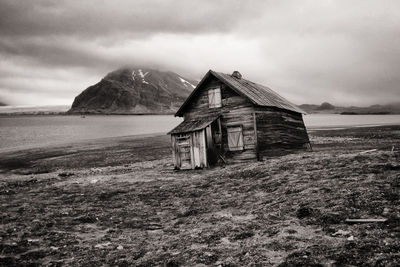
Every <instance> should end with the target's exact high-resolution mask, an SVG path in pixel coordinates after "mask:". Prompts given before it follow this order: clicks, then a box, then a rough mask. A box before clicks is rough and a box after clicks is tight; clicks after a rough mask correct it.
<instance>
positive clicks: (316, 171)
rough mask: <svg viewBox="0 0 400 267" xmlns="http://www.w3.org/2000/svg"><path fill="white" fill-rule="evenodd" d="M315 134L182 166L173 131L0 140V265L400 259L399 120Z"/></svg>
mask: <svg viewBox="0 0 400 267" xmlns="http://www.w3.org/2000/svg"><path fill="white" fill-rule="evenodd" d="M310 137H311V141H312V145H313V150H314V151H313V152H301V153H296V154H290V155H285V156H281V157H276V158H270V159H267V160H264V161H263V162H250V163H242V164H236V165H227V166H224V167H216V168H213V169H207V170H195V171H179V172H176V171H174V170H173V166H172V164H171V159H170V157H171V151H170V144H169V137H168V136H154V137H142V138H137V137H135V138H134V137H125V138H108V139H102V140H96V141H92V142H86V143H80V144H71V145H69V146H63V147H46V148H41V149H32V150H24V151H14V152H12V153H7V154H0V159H1V160H0V170H1V171H2V172H1V173H0V199H1V202H0V203H1V224H0V265H31V266H35V265H48V266H64V265H71V266H77V265H80V266H100V265H113V266H115V265H118V266H157V265H161V266H244V265H256V266H257V265H258V266H277V265H280V266H346V265H347V266H351V265H352V266H399V265H400V239H399V236H400V223H399V222H400V200H399V187H400V126H385V127H371V128H351V129H344V130H324V131H313V132H311V133H310ZM347 218H386V219H387V221H386V222H383V223H365V224H347V223H345V219H347Z"/></svg>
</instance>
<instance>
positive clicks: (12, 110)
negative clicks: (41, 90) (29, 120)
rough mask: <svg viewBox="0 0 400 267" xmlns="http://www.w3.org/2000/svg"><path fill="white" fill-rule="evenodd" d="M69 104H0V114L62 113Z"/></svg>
mask: <svg viewBox="0 0 400 267" xmlns="http://www.w3.org/2000/svg"><path fill="white" fill-rule="evenodd" d="M68 109H69V106H65V105H58V106H2V107H0V115H56V114H64V113H65V112H67V111H68Z"/></svg>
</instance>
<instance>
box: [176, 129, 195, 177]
mask: <svg viewBox="0 0 400 267" xmlns="http://www.w3.org/2000/svg"><path fill="white" fill-rule="evenodd" d="M176 143H177V146H178V154H179V158H180V160H181V166H180V168H181V169H190V168H192V157H191V151H190V135H189V134H182V135H179V136H178V137H177V138H176Z"/></svg>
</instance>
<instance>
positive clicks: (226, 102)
mask: <svg viewBox="0 0 400 267" xmlns="http://www.w3.org/2000/svg"><path fill="white" fill-rule="evenodd" d="M218 86H221V97H222V107H220V108H209V105H208V89H211V88H215V87H218ZM253 113H254V106H253V104H252V103H251V102H250V101H249V100H248V99H247V98H245V97H242V96H240V95H239V94H237V93H236V92H234V91H233V90H232V89H230V88H229V87H227V86H225V85H224V84H222V83H221V82H220V81H218V80H210V81H208V83H207V84H205V86H204V89H203V90H201V91H200V92H199V93H198V95H197V97H196V98H195V99H194V100H193V102H192V103H190V105H189V106H188V107H187V108H186V110H185V114H184V119H192V118H198V117H203V116H204V117H205V116H212V115H215V114H220V115H221V131H222V137H221V143H222V151H221V154H222V156H223V157H224V159H225V160H226V161H227V162H228V163H230V162H239V161H243V160H254V159H257V153H256V138H255V132H254V118H253ZM229 126H242V129H243V144H244V149H243V150H240V151H229V149H228V138H227V127H229Z"/></svg>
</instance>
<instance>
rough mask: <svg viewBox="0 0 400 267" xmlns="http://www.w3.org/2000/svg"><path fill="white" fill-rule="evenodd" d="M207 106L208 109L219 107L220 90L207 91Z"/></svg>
mask: <svg viewBox="0 0 400 267" xmlns="http://www.w3.org/2000/svg"><path fill="white" fill-rule="evenodd" d="M208 106H209V107H210V108H219V107H221V88H213V89H210V90H208Z"/></svg>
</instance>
